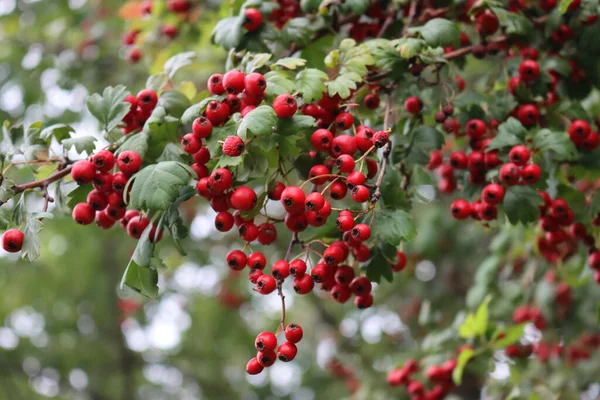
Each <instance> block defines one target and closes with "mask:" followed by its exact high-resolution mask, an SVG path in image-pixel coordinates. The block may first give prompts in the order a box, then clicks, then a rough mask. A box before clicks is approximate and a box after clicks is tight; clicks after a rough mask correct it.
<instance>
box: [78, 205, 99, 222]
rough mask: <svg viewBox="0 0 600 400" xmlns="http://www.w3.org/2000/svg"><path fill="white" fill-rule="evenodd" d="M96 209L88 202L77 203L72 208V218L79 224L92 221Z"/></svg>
mask: <svg viewBox="0 0 600 400" xmlns="http://www.w3.org/2000/svg"><path fill="white" fill-rule="evenodd" d="M95 217H96V211H94V209H93V208H92V206H91V205H89V204H88V203H79V204H77V205H76V206H75V207H74V208H73V219H74V220H75V222H77V223H78V224H80V225H89V224H91V223H92V222H94V219H95Z"/></svg>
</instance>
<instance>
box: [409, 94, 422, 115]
mask: <svg viewBox="0 0 600 400" xmlns="http://www.w3.org/2000/svg"><path fill="white" fill-rule="evenodd" d="M404 109H405V110H406V111H407V112H409V113H410V114H419V113H420V112H421V110H422V109H423V103H422V102H421V99H419V98H418V97H416V96H411V97H409V98H408V99H406V101H405V102H404Z"/></svg>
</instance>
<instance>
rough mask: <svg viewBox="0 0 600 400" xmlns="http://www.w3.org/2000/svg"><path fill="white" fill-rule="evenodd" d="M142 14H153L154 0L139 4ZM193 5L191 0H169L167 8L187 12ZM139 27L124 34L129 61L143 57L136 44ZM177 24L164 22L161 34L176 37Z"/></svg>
mask: <svg viewBox="0 0 600 400" xmlns="http://www.w3.org/2000/svg"><path fill="white" fill-rule="evenodd" d="M139 7H140V14H141V15H142V17H144V16H149V15H150V14H152V1H151V0H145V1H142V2H141V3H140V5H139ZM191 7H192V3H191V2H190V1H189V0H167V10H168V11H169V12H170V13H173V14H178V15H181V14H186V13H188V12H189V10H190V9H191ZM140 32H141V31H140V30H139V29H135V30H132V31H128V32H125V34H124V35H123V45H124V46H127V47H128V51H127V58H128V60H129V62H131V63H132V64H135V63H137V62H139V61H140V60H141V59H142V56H143V54H142V51H141V50H140V48H139V47H137V46H136V40H137V37H138V35H139V34H140ZM178 33H179V32H178V29H177V26H175V25H173V24H168V23H166V24H162V25H161V26H160V35H161V36H162V37H165V38H167V39H174V38H175V37H177V34H178Z"/></svg>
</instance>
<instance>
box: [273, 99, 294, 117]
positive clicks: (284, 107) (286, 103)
mask: <svg viewBox="0 0 600 400" xmlns="http://www.w3.org/2000/svg"><path fill="white" fill-rule="evenodd" d="M297 108H298V104H297V103H296V99H295V98H294V97H293V96H291V95H289V94H281V95H279V96H277V97H276V98H275V100H274V101H273V109H274V110H275V114H277V116H278V117H279V118H291V117H292V116H293V115H294V114H295V113H296V110H297Z"/></svg>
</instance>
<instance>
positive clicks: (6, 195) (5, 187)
mask: <svg viewBox="0 0 600 400" xmlns="http://www.w3.org/2000/svg"><path fill="white" fill-rule="evenodd" d="M14 186H15V182H14V181H13V180H12V179H8V178H4V179H2V183H1V184H0V205H1V204H3V203H6V202H7V201H8V200H10V199H11V198H12V197H13V196H14V195H15V191H14V190H13V188H14Z"/></svg>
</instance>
